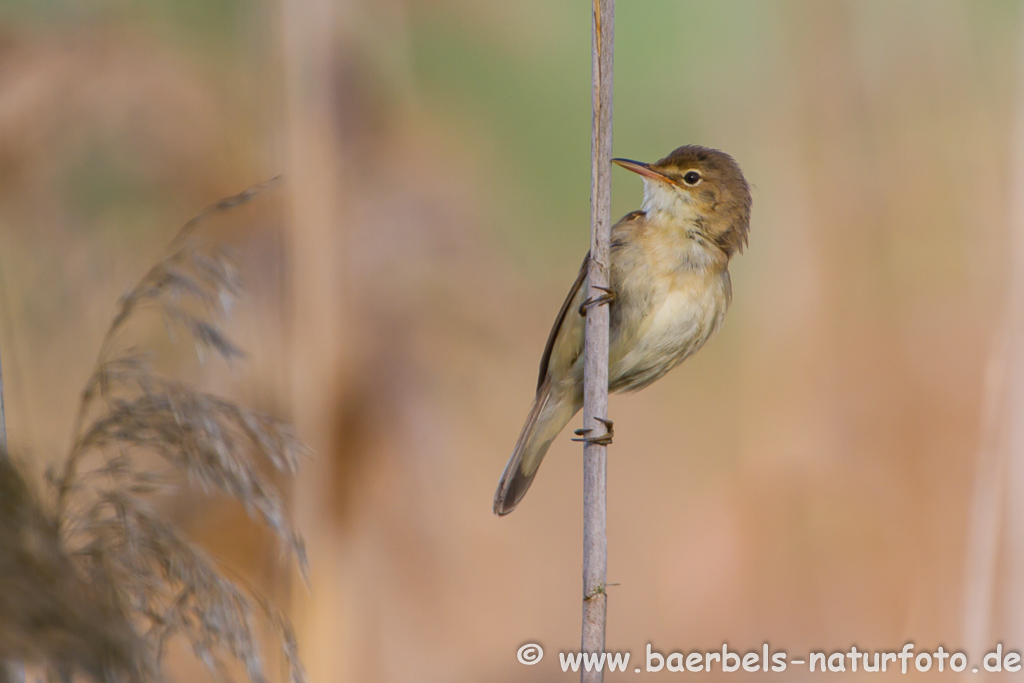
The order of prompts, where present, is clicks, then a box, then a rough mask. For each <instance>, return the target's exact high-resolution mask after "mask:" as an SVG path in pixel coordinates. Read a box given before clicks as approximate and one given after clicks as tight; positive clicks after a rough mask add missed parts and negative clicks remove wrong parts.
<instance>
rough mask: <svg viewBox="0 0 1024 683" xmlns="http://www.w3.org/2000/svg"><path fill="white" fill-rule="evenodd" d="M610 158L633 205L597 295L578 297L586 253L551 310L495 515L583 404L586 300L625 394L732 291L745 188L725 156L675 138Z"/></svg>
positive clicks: (615, 386) (667, 359)
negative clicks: (638, 181)
mask: <svg viewBox="0 0 1024 683" xmlns="http://www.w3.org/2000/svg"><path fill="white" fill-rule="evenodd" d="M611 161H612V162H613V163H615V164H617V165H619V166H621V167H623V168H625V169H627V170H630V171H633V172H634V173H637V174H639V175H640V176H641V177H642V179H643V184H644V194H643V203H642V205H641V208H640V210H638V211H633V212H631V213H628V214H626V215H625V216H624V217H623V218H622V219H620V220H619V221H618V222H617V223H616V224H615V225H614V226H612V230H611V249H610V264H609V284H610V287H609V288H608V289H607V290H605V294H603V295H601V296H600V297H598V298H596V299H585V296H586V293H587V292H588V291H589V290H590V288H589V286H588V282H587V271H588V267H589V261H590V253H589V252H588V253H587V255H586V256H585V257H584V259H583V265H582V266H581V267H580V271H579V274H578V275H577V276H576V280H575V282H573V284H572V287H571V288H570V289H569V294H568V296H566V298H565V302H564V303H563V304H562V307H561V309H560V310H559V311H558V315H556V316H555V322H554V324H553V325H552V327H551V332H550V334H549V335H548V339H547V343H546V344H545V345H544V352H543V354H542V355H541V360H540V373H539V377H538V380H537V393H536V395H535V397H534V399H533V405H532V406H531V408H530V411H529V413H528V414H527V418H526V423H525V424H524V425H523V429H522V432H521V434H520V436H519V439H518V440H517V441H516V444H515V447H514V448H513V450H512V455H511V457H510V458H509V460H508V464H507V465H506V466H505V469H504V471H503V472H502V475H501V480H500V481H499V483H498V490H497V492H496V493H495V494H494V513H495V514H497V515H507V514H508V513H510V512H512V510H514V509H515V508H516V506H517V505H518V504H519V502H520V501H521V500H522V499H523V496H524V495H526V491H527V489H528V488H529V487H530V484H531V483H532V482H533V479H534V477H535V476H536V474H537V470H538V468H539V467H540V464H541V461H542V460H543V459H544V455H545V454H546V453H547V451H548V448H549V447H550V446H551V443H552V442H553V441H554V440H555V438H556V437H557V436H558V434H559V433H560V432H561V431H562V429H563V428H564V427H565V425H566V424H567V423H568V422H569V420H571V419H572V418H573V416H574V415H575V414H576V413H577V412H579V410H580V408H582V407H583V337H584V316H585V315H586V310H587V307H588V306H589V305H592V304H602V303H607V304H609V305H610V306H611V308H610V311H609V313H610V315H609V318H610V321H609V349H608V390H609V391H612V392H632V391H637V390H639V389H643V388H644V387H646V386H648V385H650V384H651V383H652V382H654V381H656V380H658V379H660V378H661V377H663V376H664V375H665V373H667V372H668V371H669V370H671V369H672V368H674V367H675V366H677V365H679V364H680V363H681V362H683V361H684V360H686V359H687V358H689V357H690V356H692V355H693V354H694V353H696V352H697V351H698V350H700V348H701V347H703V346H704V344H705V343H706V342H707V341H708V340H709V339H710V338H711V337H712V336H714V335H715V333H716V332H718V330H719V328H720V327H721V326H722V321H723V320H724V318H725V314H726V311H727V310H728V308H729V304H730V303H731V301H732V282H731V279H730V276H729V261H730V259H732V257H733V256H734V255H736V254H737V253H741V252H742V251H743V249H744V247H746V245H747V239H748V234H749V232H750V210H751V196H750V187H749V185H748V184H747V181H746V179H745V178H744V177H743V172H742V171H741V170H740V167H739V164H737V163H736V160H735V159H733V158H732V157H731V156H729V155H728V154H726V153H725V152H721V151H719V150H715V149H710V148H707V147H701V146H698V145H684V146H682V147H679V148H677V149H675V150H674V151H672V152H671V153H670V154H669V155H668V156H666V157H665V158H663V159H661V160H659V161H656V162H653V163H643V162H639V161H632V160H629V159H612V160H611ZM606 426H607V427H608V428H609V430H610V429H611V423H610V422H606Z"/></svg>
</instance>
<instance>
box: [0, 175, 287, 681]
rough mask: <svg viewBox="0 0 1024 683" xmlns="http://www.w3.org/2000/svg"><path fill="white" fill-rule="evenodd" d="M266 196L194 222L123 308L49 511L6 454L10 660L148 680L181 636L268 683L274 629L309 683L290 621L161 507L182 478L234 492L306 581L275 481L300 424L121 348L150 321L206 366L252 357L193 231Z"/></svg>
mask: <svg viewBox="0 0 1024 683" xmlns="http://www.w3.org/2000/svg"><path fill="white" fill-rule="evenodd" d="M271 182H273V181H271ZM262 188H263V186H256V187H254V188H251V189H249V190H247V191H246V192H243V193H242V194H239V195H236V196H234V197H230V198H227V199H224V200H221V201H219V202H217V203H216V204H214V205H212V206H210V207H209V208H207V209H206V210H205V211H203V212H202V213H201V214H199V216H197V217H196V218H194V219H192V220H191V221H189V222H188V223H187V224H186V225H185V227H184V228H183V229H182V231H181V232H180V233H179V235H178V236H177V237H176V238H175V240H174V241H173V242H172V245H171V249H170V255H169V256H167V257H166V258H165V259H164V260H162V261H160V262H159V263H158V264H157V265H156V266H154V267H153V268H152V269H151V270H150V271H149V272H148V273H147V274H146V275H145V276H144V277H143V278H142V280H141V281H140V282H139V283H138V284H137V285H136V286H135V287H134V288H133V289H132V290H131V291H129V292H128V293H127V294H126V295H125V296H124V297H123V298H122V299H121V302H120V309H119V311H118V313H117V315H116V316H115V317H114V320H113V322H112V323H111V325H110V328H109V330H108V331H107V334H106V336H105V338H104V340H103V343H102V346H101V349H100V353H99V358H98V361H97V364H96V368H95V371H94V373H93V375H92V377H91V378H90V379H89V381H88V382H87V383H86V386H85V388H84V390H83V392H82V398H81V404H80V406H79V410H78V416H77V419H76V421H75V427H74V431H73V443H72V444H71V447H70V450H69V452H68V455H67V458H66V459H65V461H64V464H63V467H62V468H61V469H60V471H59V472H51V473H49V476H48V479H49V481H50V484H51V485H52V493H53V495H52V496H50V501H49V504H46V503H44V502H43V500H42V498H41V497H40V496H37V495H35V494H34V493H33V491H32V488H31V487H30V486H29V484H28V483H27V480H26V478H25V477H24V476H22V475H21V474H20V473H19V471H18V469H17V467H15V465H14V464H13V463H12V462H11V460H10V459H9V458H6V457H0V659H2V660H4V661H15V660H23V661H26V662H28V663H31V664H36V665H41V666H44V667H45V668H46V669H47V670H48V671H49V675H50V676H51V677H53V678H55V679H60V680H70V678H71V676H72V675H73V674H74V673H75V672H81V673H84V674H87V675H90V676H92V677H93V678H95V679H97V680H111V681H144V680H150V679H153V678H158V677H159V675H160V666H161V660H162V656H163V654H164V651H165V646H166V644H167V643H168V641H169V640H170V639H172V638H175V637H182V638H184V639H185V640H186V641H187V643H188V644H190V645H191V648H192V651H193V653H194V654H195V655H196V657H198V658H199V659H200V660H202V661H203V662H204V663H205V664H206V665H207V666H208V667H209V668H210V669H211V670H212V671H213V672H214V674H215V675H216V676H217V677H219V678H229V670H230V668H231V667H232V666H237V665H241V667H242V668H243V669H244V671H245V674H246V675H247V676H248V678H249V680H251V681H254V682H262V681H265V680H266V678H265V675H264V663H263V658H262V656H261V653H260V647H259V642H258V640H259V639H258V637H257V633H256V630H257V628H258V626H259V624H261V623H267V624H269V625H270V626H271V627H272V628H273V629H274V630H275V631H276V633H277V635H278V637H279V640H280V644H281V647H282V650H283V653H284V657H285V660H286V661H287V664H288V669H289V675H290V678H291V680H292V681H296V682H299V681H302V680H303V673H302V668H301V665H300V663H299V660H298V657H297V654H296V645H295V638H294V635H293V632H292V629H291V626H290V624H289V623H288V620H287V619H286V618H285V617H284V616H283V614H281V613H280V612H278V611H277V610H276V609H274V608H273V607H272V606H271V605H270V604H269V603H268V602H267V601H266V600H265V599H263V598H261V597H260V596H259V595H257V594H256V593H254V592H253V591H251V590H249V589H247V588H244V587H240V585H239V584H238V582H236V581H233V580H232V579H229V578H227V577H226V576H225V574H224V572H223V570H222V569H221V567H220V566H219V565H218V564H217V562H216V561H215V560H214V559H213V558H211V557H210V556H209V555H207V554H206V553H205V552H203V551H202V550H201V549H200V548H199V547H198V546H196V545H195V544H194V543H192V542H191V541H189V540H188V539H187V538H186V537H185V536H184V535H183V534H182V532H181V531H180V530H179V529H178V528H176V527H175V526H174V525H173V524H171V523H169V522H168V521H167V520H166V518H165V517H164V516H163V515H162V514H161V513H160V512H158V511H157V510H156V509H155V508H154V507H153V504H154V502H155V500H154V499H155V495H156V494H159V493H163V492H166V491H167V490H168V489H169V488H170V487H171V485H173V484H175V483H178V482H181V481H187V482H188V483H192V484H196V483H198V484H199V485H200V487H201V488H202V489H203V490H205V491H219V492H221V493H223V494H227V495H228V496H231V497H233V498H235V499H237V500H238V501H240V502H241V503H242V504H243V505H244V506H245V508H246V510H247V511H248V513H249V514H250V516H252V517H254V518H257V519H259V520H261V521H262V522H263V523H265V524H266V525H267V526H268V527H269V528H270V529H272V530H273V532H274V533H275V534H276V535H277V537H278V538H279V539H280V540H281V543H282V546H283V547H284V548H285V550H286V551H287V552H289V553H291V554H293V555H294V557H295V558H296V559H297V561H298V564H299V566H300V568H301V569H302V571H303V573H305V571H306V555H305V550H304V548H303V543H302V538H301V536H300V535H299V534H298V532H297V531H296V530H295V529H294V528H293V526H292V525H291V523H290V521H289V519H288V516H287V514H286V510H285V506H284V504H283V502H282V500H281V497H280V495H279V494H278V491H277V490H276V488H275V486H274V485H273V484H272V483H271V481H270V479H268V476H267V474H266V473H267V472H268V471H270V470H272V469H276V470H279V471H285V472H289V473H292V472H295V470H296V468H297V467H298V464H299V460H300V459H301V458H302V456H303V454H304V452H305V449H304V447H303V446H302V444H300V443H299V442H298V441H297V440H296V438H295V437H294V436H293V434H292V432H291V430H290V429H289V427H288V426H286V425H284V424H281V423H280V422H278V421H276V420H274V419H273V418H271V417H270V416H268V415H264V414H261V413H259V412H256V411H253V410H249V409H247V408H243V407H241V406H239V405H237V404H236V403H233V402H231V401H229V400H226V399H224V398H221V397H218V396H214V395H211V394H207V393H202V392H200V391H198V390H196V389H194V388H192V387H190V386H188V385H186V384H183V383H181V382H177V381H174V380H171V379H169V378H167V377H164V376H161V375H160V374H158V373H157V372H156V371H155V369H154V368H153V367H152V365H151V364H150V363H148V362H147V359H146V358H145V357H144V356H143V355H141V354H139V353H138V352H136V351H133V350H131V349H130V348H126V347H125V346H124V345H123V337H125V336H127V335H126V327H127V326H128V325H129V323H130V322H131V321H133V320H135V319H136V317H138V315H139V313H140V312H142V311H143V310H147V311H151V312H156V313H158V314H159V315H160V316H162V318H163V319H164V321H165V322H166V325H167V326H168V328H169V331H170V332H176V333H180V332H183V333H184V335H185V337H186V338H187V339H191V340H193V341H194V343H195V345H196V349H197V352H198V353H199V354H200V357H201V358H202V357H203V356H204V355H212V356H217V357H220V358H222V359H223V360H225V361H228V362H230V361H232V360H234V359H237V358H239V357H240V356H241V355H242V354H241V351H240V350H239V349H238V347H236V346H235V345H234V344H233V343H232V342H231V340H230V339H229V338H228V337H227V336H226V334H225V333H224V330H223V329H222V328H221V327H220V325H219V322H220V321H221V320H222V319H223V318H224V316H225V315H226V314H227V312H228V309H229V307H230V304H231V302H232V301H233V300H234V299H236V298H237V297H238V295H239V294H240V286H239V281H238V276H237V274H236V272H235V270H234V269H233V267H232V266H231V263H230V261H229V260H228V259H227V258H226V257H225V255H224V253H223V252H222V251H221V250H220V249H218V248H216V247H214V246H211V245H210V244H209V240H208V239H204V238H203V236H202V235H201V234H200V231H199V230H198V229H197V228H198V227H199V226H200V224H201V222H202V219H203V218H204V217H206V216H207V215H209V214H210V213H213V212H219V211H224V210H226V209H229V208H231V207H234V206H237V205H239V204H242V203H245V202H246V201H248V200H249V199H251V198H252V197H253V196H254V195H255V194H256V193H257V192H259V190H261V189H262ZM2 678H3V675H2V673H0V679H2Z"/></svg>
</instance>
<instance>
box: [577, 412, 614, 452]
mask: <svg viewBox="0 0 1024 683" xmlns="http://www.w3.org/2000/svg"><path fill="white" fill-rule="evenodd" d="M594 419H595V420H597V421H598V422H600V423H601V424H603V425H604V429H605V431H604V434H601V435H600V436H586V435H587V434H589V433H590V432H592V431H594V430H593V429H590V428H587V429H577V430H576V431H575V432H573V433H574V434H575V435H576V436H579V437H583V438H580V439H573V441H582V442H583V443H593V444H598V445H599V446H607V445H609V444H611V442H612V437H613V436H615V423H614V422H612V421H611V420H606V419H604V418H603V417H595V418H594Z"/></svg>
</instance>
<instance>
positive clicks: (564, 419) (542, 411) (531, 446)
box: [494, 380, 579, 515]
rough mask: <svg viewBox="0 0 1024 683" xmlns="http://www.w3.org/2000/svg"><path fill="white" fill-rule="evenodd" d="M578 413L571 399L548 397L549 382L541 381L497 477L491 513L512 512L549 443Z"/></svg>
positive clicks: (529, 482)
mask: <svg viewBox="0 0 1024 683" xmlns="http://www.w3.org/2000/svg"><path fill="white" fill-rule="evenodd" d="M578 410H579V406H575V405H573V401H572V400H571V399H567V398H559V397H557V396H552V393H551V387H550V382H549V381H548V380H545V381H544V383H543V384H542V385H541V387H540V389H538V390H537V396H536V398H534V399H533V407H531V408H530V414H529V415H528V416H527V417H526V424H525V425H523V432H522V434H520V435H519V440H518V441H517V442H516V447H515V449H514V450H513V451H512V457H510V458H509V459H508V464H507V465H505V471H504V472H502V474H501V481H500V482H498V490H497V491H496V492H495V494H494V514H496V515H507V514H508V513H510V512H512V511H513V510H515V509H516V505H518V504H519V501H521V500H522V499H523V496H525V495H526V490H527V489H528V488H530V484H531V483H532V482H533V478H534V477H535V476H536V475H537V469H538V468H539V467H540V463H541V461H542V460H543V459H544V455H545V454H546V453H547V452H548V447H549V446H551V442H552V441H554V440H555V437H556V436H558V433H559V432H561V431H562V428H563V427H565V425H566V424H567V423H568V422H569V420H571V419H572V416H573V415H575V414H576V412H577V411H578Z"/></svg>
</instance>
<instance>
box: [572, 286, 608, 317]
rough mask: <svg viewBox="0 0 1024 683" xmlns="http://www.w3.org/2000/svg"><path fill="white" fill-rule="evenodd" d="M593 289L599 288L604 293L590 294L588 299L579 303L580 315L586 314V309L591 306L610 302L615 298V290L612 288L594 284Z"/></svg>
mask: <svg viewBox="0 0 1024 683" xmlns="http://www.w3.org/2000/svg"><path fill="white" fill-rule="evenodd" d="M594 289H599V290H601V291H602V292H604V294H602V295H601V296H592V297H590V298H589V299H587V300H586V301H584V302H583V303H581V304H580V308H579V314H580V315H582V316H586V315H587V309H588V308H590V307H591V306H600V305H601V304H611V303H612V302H613V301H615V298H616V296H615V292H614V291H613V290H611V289H609V288H608V287H597V286H595V287H594Z"/></svg>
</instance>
